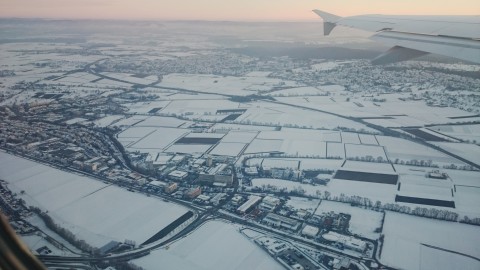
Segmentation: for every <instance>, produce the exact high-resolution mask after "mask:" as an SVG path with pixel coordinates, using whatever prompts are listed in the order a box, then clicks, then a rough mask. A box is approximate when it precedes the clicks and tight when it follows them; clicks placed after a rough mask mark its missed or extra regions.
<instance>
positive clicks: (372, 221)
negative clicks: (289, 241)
mask: <svg viewBox="0 0 480 270" xmlns="http://www.w3.org/2000/svg"><path fill="white" fill-rule="evenodd" d="M330 211H333V212H335V213H344V214H349V215H351V219H350V228H349V231H350V232H351V233H354V234H358V235H361V236H363V237H366V238H369V239H372V240H375V239H377V238H378V237H380V233H376V232H375V229H377V228H380V226H381V222H382V218H383V213H381V212H376V211H372V210H367V209H364V208H360V207H352V206H350V204H346V203H341V202H333V201H325V200H323V201H322V202H321V203H320V206H319V207H318V209H317V211H316V212H315V214H317V215H319V214H321V213H327V212H330Z"/></svg>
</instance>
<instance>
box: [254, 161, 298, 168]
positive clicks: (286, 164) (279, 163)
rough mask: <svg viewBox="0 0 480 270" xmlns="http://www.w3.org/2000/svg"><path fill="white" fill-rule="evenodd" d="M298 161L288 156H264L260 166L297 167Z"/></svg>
mask: <svg viewBox="0 0 480 270" xmlns="http://www.w3.org/2000/svg"><path fill="white" fill-rule="evenodd" d="M299 164H300V162H299V161H298V160H295V159H288V158H265V159H263V162H262V167H270V168H282V169H298V167H299Z"/></svg>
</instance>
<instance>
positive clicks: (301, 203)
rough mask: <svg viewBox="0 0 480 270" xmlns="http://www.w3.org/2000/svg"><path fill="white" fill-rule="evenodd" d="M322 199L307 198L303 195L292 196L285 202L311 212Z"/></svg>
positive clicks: (287, 204)
mask: <svg viewBox="0 0 480 270" xmlns="http://www.w3.org/2000/svg"><path fill="white" fill-rule="evenodd" d="M319 203H320V200H318V199H307V198H302V197H290V199H289V200H288V201H287V202H286V203H285V205H286V206H290V207H293V208H294V209H297V210H305V211H307V212H309V213H310V214H313V213H314V212H315V209H317V207H318V204H319Z"/></svg>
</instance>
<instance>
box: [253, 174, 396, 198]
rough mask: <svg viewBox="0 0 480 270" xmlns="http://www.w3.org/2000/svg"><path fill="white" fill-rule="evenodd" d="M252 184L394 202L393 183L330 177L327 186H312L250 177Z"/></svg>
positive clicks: (394, 188) (394, 190)
mask: <svg viewBox="0 0 480 270" xmlns="http://www.w3.org/2000/svg"><path fill="white" fill-rule="evenodd" d="M252 186H253V187H258V188H263V187H267V186H272V187H275V188H276V190H277V191H279V190H282V189H285V190H287V191H293V190H298V189H303V190H304V191H305V194H306V195H310V196H316V195H317V191H319V192H322V194H323V192H324V191H329V192H330V193H331V195H332V198H334V197H336V196H337V197H340V194H342V193H343V194H345V195H347V196H361V197H366V198H369V199H370V200H372V201H373V202H375V201H377V200H379V201H381V202H383V203H393V202H395V194H396V191H397V188H396V186H395V185H386V184H377V183H368V182H359V181H349V180H339V179H332V180H331V181H330V182H329V183H328V185H327V186H313V185H310V184H303V183H299V182H294V181H288V180H281V179H271V178H254V179H252Z"/></svg>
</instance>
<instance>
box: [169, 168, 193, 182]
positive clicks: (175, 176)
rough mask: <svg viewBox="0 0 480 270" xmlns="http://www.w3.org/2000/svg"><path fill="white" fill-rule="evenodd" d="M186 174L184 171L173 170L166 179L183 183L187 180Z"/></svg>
mask: <svg viewBox="0 0 480 270" xmlns="http://www.w3.org/2000/svg"><path fill="white" fill-rule="evenodd" d="M187 176H188V173H187V172H184V171H179V170H175V171H173V172H171V173H169V174H168V178H170V179H172V180H173V181H183V180H185V178H187Z"/></svg>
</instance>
